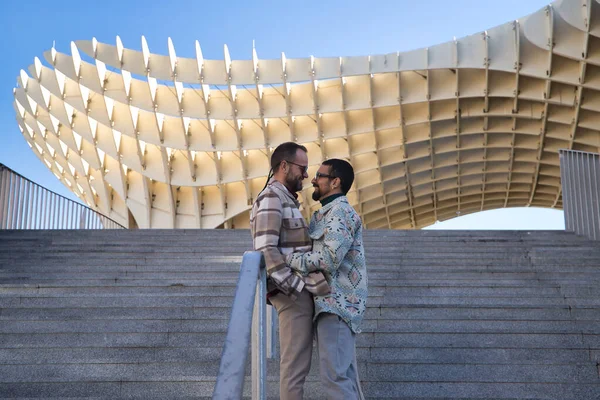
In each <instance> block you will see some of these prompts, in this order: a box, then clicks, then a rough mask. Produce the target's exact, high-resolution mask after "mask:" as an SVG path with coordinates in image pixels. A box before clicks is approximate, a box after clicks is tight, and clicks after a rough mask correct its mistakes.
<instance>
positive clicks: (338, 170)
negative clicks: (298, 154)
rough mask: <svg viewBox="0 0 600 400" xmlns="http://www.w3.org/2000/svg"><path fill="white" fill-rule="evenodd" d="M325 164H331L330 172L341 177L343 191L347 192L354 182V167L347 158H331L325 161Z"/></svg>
mask: <svg viewBox="0 0 600 400" xmlns="http://www.w3.org/2000/svg"><path fill="white" fill-rule="evenodd" d="M323 165H328V166H329V174H330V175H332V176H333V177H334V178H340V181H341V182H342V193H344V194H347V193H348V191H349V190H350V188H351V187H352V183H353V182H354V168H352V165H351V164H350V163H349V162H348V161H346V160H340V159H338V158H331V159H329V160H325V161H323Z"/></svg>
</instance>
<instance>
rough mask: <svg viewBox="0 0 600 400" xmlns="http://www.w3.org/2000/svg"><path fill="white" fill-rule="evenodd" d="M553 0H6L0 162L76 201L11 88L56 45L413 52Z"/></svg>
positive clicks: (513, 216) (520, 216) (543, 215)
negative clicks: (40, 149)
mask: <svg viewBox="0 0 600 400" xmlns="http://www.w3.org/2000/svg"><path fill="white" fill-rule="evenodd" d="M546 4H548V0H502V1H489V0H453V1H447V0H444V1H442V0H429V1H417V0H385V1H383V0H381V1H378V0H370V1H366V0H363V1H359V0H344V1H341V0H321V1H312V0H311V1H296V2H290V3H288V2H284V1H261V2H252V1H220V2H218V1H214V2H207V1H202V0H200V1H198V0H195V1H191V0H180V1H177V2H168V1H152V0H150V1H148V0H146V1H137V0H120V1H115V0H103V1H88V2H81V1H72V0H58V1H47V0H45V1H39V0H29V1H26V2H19V1H10V0H0V37H2V40H1V41H0V54H1V55H2V62H0V163H3V164H5V165H7V166H9V167H10V168H12V169H14V170H16V171H17V172H19V173H21V174H22V175H24V176H26V177H28V178H29V179H32V180H34V181H36V182H38V183H41V184H43V185H44V186H46V187H48V188H49V189H51V190H53V191H55V192H58V193H60V194H62V195H65V196H68V197H69V198H72V199H76V198H75V196H74V195H72V194H71V192H70V191H69V190H67V188H66V187H65V186H63V185H62V184H61V183H60V182H58V180H57V179H56V178H55V177H54V175H52V173H51V172H50V171H49V170H47V168H46V167H45V166H44V165H43V164H42V163H41V162H40V161H39V160H38V159H37V158H36V157H35V156H34V155H33V153H32V152H31V150H30V149H29V147H28V146H27V145H26V143H25V140H24V139H23V138H22V136H21V133H20V132H19V129H18V126H17V123H16V120H15V116H14V110H13V106H12V102H13V96H12V89H13V87H14V86H15V84H16V78H17V75H18V73H19V71H20V70H21V69H25V70H27V67H28V66H29V65H30V64H32V62H33V59H34V57H36V56H37V57H39V58H40V59H42V58H43V57H42V54H43V52H44V51H45V50H48V49H50V48H51V47H52V43H53V41H55V42H56V48H57V49H58V50H59V51H62V52H65V53H68V52H69V51H70V50H69V46H70V42H71V41H72V40H79V39H91V38H92V37H96V38H97V39H98V40H99V41H101V42H106V43H115V37H116V35H119V36H120V37H121V39H122V41H123V44H124V46H125V47H129V48H135V49H140V48H141V36H142V35H144V36H145V37H146V39H147V41H148V45H149V47H150V51H151V52H153V53H161V54H167V38H168V37H171V38H172V39H173V42H174V45H175V49H176V51H177V55H178V56H184V57H186V56H187V57H194V54H195V53H194V41H195V40H198V41H199V42H200V45H201V47H202V52H203V54H204V57H205V58H222V57H223V45H224V44H227V45H228V47H229V51H230V53H231V56H232V58H236V59H250V58H251V55H252V41H253V40H255V41H256V49H257V52H258V56H259V57H260V58H279V57H280V55H281V52H282V51H283V52H285V54H286V56H287V57H290V58H293V57H307V56H309V55H314V56H318V57H327V56H352V55H366V54H379V53H389V52H393V51H407V50H412V49H416V48H421V47H427V46H431V45H435V44H438V43H442V42H446V41H449V40H452V38H453V37H454V36H455V37H457V38H460V37H463V36H467V35H470V34H473V33H477V32H480V31H483V30H485V29H488V28H492V27H494V26H497V25H500V24H503V23H505V22H508V21H511V20H514V19H518V18H520V17H522V16H525V15H528V14H530V13H532V12H534V11H537V10H538V9H540V8H542V7H544V6H545V5H546ZM433 228H434V229H440V228H446V229H493V228H496V229H563V228H564V221H563V215H562V212H560V211H556V210H547V209H510V210H508V209H504V210H494V211H488V212H485V213H478V214H474V215H469V216H464V217H461V218H455V219H453V220H451V221H447V222H443V223H439V224H437V225H435V226H434V227H433Z"/></svg>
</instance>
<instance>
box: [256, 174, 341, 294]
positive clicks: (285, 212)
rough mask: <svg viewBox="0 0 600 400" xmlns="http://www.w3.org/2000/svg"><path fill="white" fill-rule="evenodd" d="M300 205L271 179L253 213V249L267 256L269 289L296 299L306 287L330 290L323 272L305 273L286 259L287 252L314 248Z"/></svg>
mask: <svg viewBox="0 0 600 400" xmlns="http://www.w3.org/2000/svg"><path fill="white" fill-rule="evenodd" d="M299 206H300V203H299V202H298V200H297V199H296V197H295V196H294V195H292V193H290V191H289V190H288V189H287V188H286V187H285V186H284V185H283V184H282V183H280V182H279V181H277V180H275V179H272V180H271V181H270V182H269V184H268V185H267V187H266V189H265V190H263V191H262V193H261V194H260V195H259V196H258V198H257V199H256V202H255V203H254V205H253V207H252V211H251V213H250V229H251V231H252V239H253V245H254V250H256V251H262V253H263V255H264V257H265V264H266V269H267V276H268V277H269V288H268V290H269V293H271V294H273V292H274V291H275V290H278V291H280V292H282V293H284V294H285V295H287V296H290V297H291V298H293V299H295V298H296V297H297V296H298V295H299V294H300V292H301V291H302V289H303V288H305V287H306V290H308V291H309V292H311V293H313V294H325V293H328V292H329V287H328V285H327V282H326V281H325V278H324V276H323V274H322V273H313V274H309V275H308V276H305V277H302V276H301V275H300V274H299V273H295V272H294V271H292V270H291V269H290V268H289V267H288V266H287V264H286V262H285V256H286V255H288V254H292V253H294V252H306V251H310V250H311V249H312V240H311V238H310V236H309V234H308V226H307V224H306V221H305V220H304V217H303V216H302V214H301V213H300V210H299Z"/></svg>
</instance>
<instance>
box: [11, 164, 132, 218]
mask: <svg viewBox="0 0 600 400" xmlns="http://www.w3.org/2000/svg"><path fill="white" fill-rule="evenodd" d="M0 229H125V227H124V226H122V225H120V224H119V223H117V222H115V221H113V220H112V219H110V218H108V217H106V216H105V215H102V214H100V213H98V212H97V211H94V210H92V209H91V208H89V207H87V206H84V205H83V204H80V203H77V202H76V201H73V200H71V199H68V198H66V197H64V196H61V195H59V194H58V193H54V192H53V191H51V190H48V189H46V188H45V187H43V186H40V185H38V184H37V183H35V182H33V181H30V180H29V179H27V178H25V177H24V176H22V175H20V174H18V173H16V172H15V171H13V170H12V169H10V168H8V167H7V166H5V165H3V164H0Z"/></svg>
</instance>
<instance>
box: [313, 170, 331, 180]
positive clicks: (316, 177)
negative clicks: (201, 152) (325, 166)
mask: <svg viewBox="0 0 600 400" xmlns="http://www.w3.org/2000/svg"><path fill="white" fill-rule="evenodd" d="M319 178H329V179H334V178H336V177H335V176H333V175H327V174H322V173H320V172H319V171H317V173H316V174H315V180H318V179H319Z"/></svg>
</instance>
